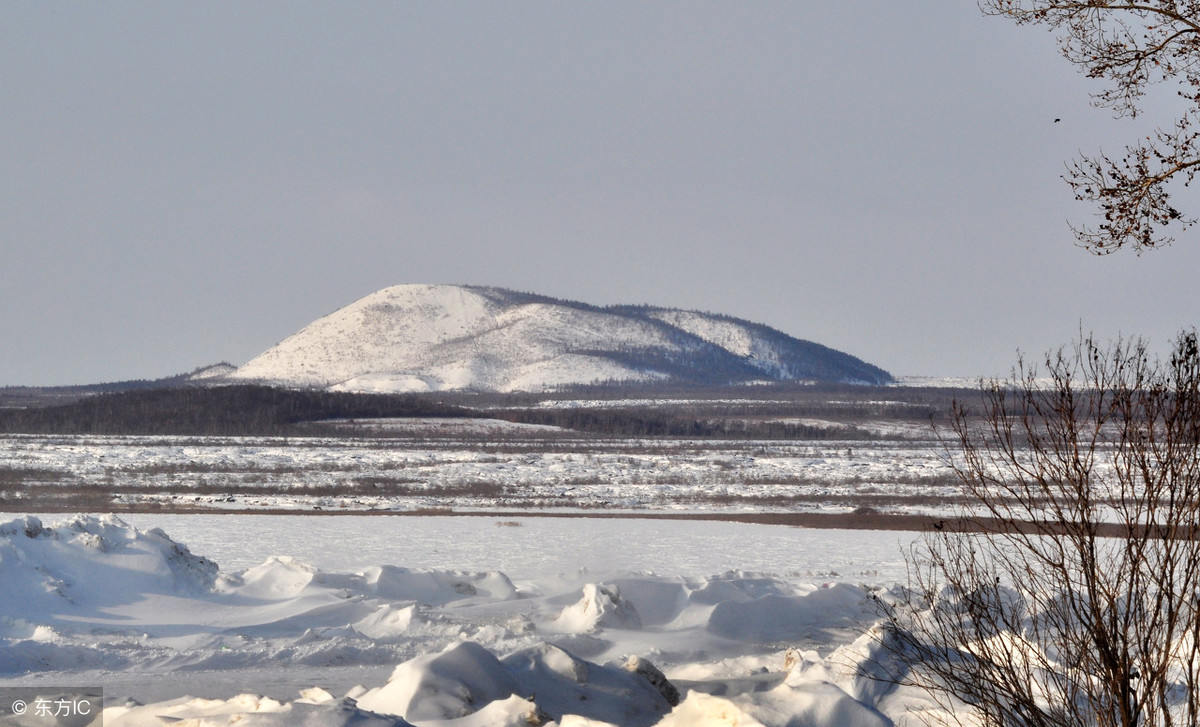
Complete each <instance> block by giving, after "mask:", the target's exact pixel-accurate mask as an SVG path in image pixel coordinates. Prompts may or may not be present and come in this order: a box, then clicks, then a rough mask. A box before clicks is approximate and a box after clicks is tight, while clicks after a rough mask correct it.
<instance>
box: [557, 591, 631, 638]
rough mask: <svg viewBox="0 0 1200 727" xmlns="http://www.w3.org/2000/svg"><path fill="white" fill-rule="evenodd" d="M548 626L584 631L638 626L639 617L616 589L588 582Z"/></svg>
mask: <svg viewBox="0 0 1200 727" xmlns="http://www.w3.org/2000/svg"><path fill="white" fill-rule="evenodd" d="M552 627H553V628H554V629H556V630H558V631H561V632H563V633H568V634H586V633H591V632H594V631H598V630H599V629H602V628H618V629H622V628H627V629H638V628H641V627H642V619H641V617H640V616H638V612H637V609H636V608H634V607H633V604H632V603H630V602H629V601H627V600H625V599H624V598H621V591H620V589H619V588H617V587H616V586H614V585H598V584H596V583H588V584H586V585H584V587H583V597H582V598H580V599H579V600H578V601H576V602H575V603H573V604H571V605H570V606H567V607H566V608H564V609H563V610H562V613H560V614H559V615H558V618H556V619H554V621H553V622H552Z"/></svg>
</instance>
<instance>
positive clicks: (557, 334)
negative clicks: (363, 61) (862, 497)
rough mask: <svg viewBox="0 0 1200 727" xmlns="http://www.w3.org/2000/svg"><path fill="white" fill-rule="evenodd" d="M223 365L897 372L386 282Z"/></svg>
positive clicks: (341, 375)
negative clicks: (248, 357)
mask: <svg viewBox="0 0 1200 727" xmlns="http://www.w3.org/2000/svg"><path fill="white" fill-rule="evenodd" d="M221 373H222V374H223V375H221V376H219V377H216V378H215V379H209V381H214V380H225V381H245V382H257V383H268V384H274V385H283V386H292V387H312V388H327V389H331V390H334V391H355V392H380V393H399V392H421V391H447V390H475V391H494V392H511V391H546V390H549V389H554V388H559V387H567V386H575V385H589V384H603V383H655V382H660V383H663V384H671V385H696V386H713V385H726V384H737V383H750V382H797V381H800V382H803V381H833V382H853V383H866V384H884V383H890V382H891V381H892V377H891V375H890V374H889V373H888V372H886V371H884V370H883V369H881V368H878V367H876V366H872V365H871V364H868V363H865V362H863V361H862V360H860V359H857V358H855V357H853V356H850V355H848V354H845V353H842V352H840V351H835V350H833V349H831V348H828V347H826V346H822V345H820V344H817V343H812V342H810V341H803V340H799V339H796V338H793V337H791V336H788V335H787V334H784V333H782V332H780V331H777V330H775V329H773V328H770V327H768V326H765V325H762V324H758V323H752V322H749V321H744V320H740V319H737V318H731V317H728V316H722V315H714V314H710V313H700V312H697V311H686V310H677V309H672V308H656V307H651V306H612V307H598V306H593V305H588V304H586V303H578V302H574V301H565V300H556V299H554V298H549V297H546V296H540V295H534V294H530V293H519V292H515V291H511V290H505V289H502V288H490V287H475V286H456V285H398V286H395V287H391V288H386V289H384V290H381V291H379V292H377V293H373V294H371V295H368V296H367V297H365V298H362V299H360V300H358V301H356V302H354V303H352V304H350V305H348V306H346V307H345V308H342V309H341V310H338V311H336V312H334V313H332V314H330V315H328V316H325V317H324V318H320V319H318V320H316V321H314V322H312V323H310V324H309V325H307V326H305V327H304V328H303V329H301V330H300V331H299V332H297V333H296V334H294V335H292V336H290V337H289V338H287V339H286V340H284V341H282V342H281V343H279V344H277V345H276V346H274V347H272V348H270V349H268V350H267V351H265V352H263V353H262V354H260V355H259V356H257V357H256V358H254V359H253V360H252V361H250V362H249V363H247V364H246V365H244V366H242V367H240V368H238V369H237V370H236V371H233V372H232V373H225V372H221Z"/></svg>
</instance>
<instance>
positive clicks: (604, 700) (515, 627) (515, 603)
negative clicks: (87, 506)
mask: <svg viewBox="0 0 1200 727" xmlns="http://www.w3.org/2000/svg"><path fill="white" fill-rule="evenodd" d="M286 522H292V521H290V520H288V521H286ZM481 523H482V524H483V526H489V525H490V522H488V521H481ZM535 527H536V524H535V523H530V524H529V525H527V526H526V527H524V528H519V529H507V528H505V529H496V528H494V527H491V528H490V530H491V531H495V532H494V533H492V537H496V538H500V537H506V536H511V537H520V538H529V537H530V536H531V535H535V534H536V531H534V530H533V528H535ZM509 530H516V531H519V532H518V533H516V534H512V533H509ZM0 579H2V580H0V582H3V583H4V584H5V588H4V589H0V670H2V671H0V685H3V686H13V685H18V684H23V683H26V682H27V680H29V679H33V678H36V679H37V680H38V681H39V682H42V683H53V682H55V681H61V682H64V683H66V682H68V680H69V682H70V683H83V682H91V683H96V684H99V685H101V686H105V685H106V684H107V685H109V686H108V688H107V697H108V700H109V701H108V706H107V709H106V711H105V723H106V724H107V725H110V727H111V726H113V725H117V726H124V727H144V726H149V725H160V724H162V723H163V722H164V721H168V722H171V723H172V724H179V725H195V726H197V727H199V726H201V725H233V724H237V725H266V726H274V725H311V726H312V727H328V726H336V727H341V726H343V725H370V726H374V725H407V724H413V725H417V727H484V726H487V727H494V726H496V725H501V726H503V725H512V726H513V727H516V726H517V725H530V724H544V725H559V726H569V725H574V726H575V727H586V726H588V725H591V726H593V727H595V726H596V725H600V726H603V725H620V726H621V727H651V726H652V725H666V726H670V725H694V726H697V727H705V726H707V725H756V724H761V725H767V726H768V727H773V726H775V725H808V726H811V727H827V726H830V725H850V726H851V727H879V726H882V725H887V724H889V721H888V717H887V716H885V713H886V714H893V715H898V714H900V713H902V712H903V709H904V708H907V707H908V706H911V705H912V704H914V702H913V701H912V699H911V698H909V696H906V695H904V694H898V693H897V690H896V689H895V688H894V687H892V686H891V685H882V686H881V683H880V682H877V681H874V680H871V679H869V678H866V677H864V676H863V674H864V673H865V672H869V671H870V667H871V666H872V665H874V664H875V663H876V662H877V661H878V660H880V659H882V657H881V656H880V654H879V653H878V651H877V649H876V648H875V642H874V641H872V640H871V639H869V638H867V639H859V640H857V641H856V640H855V638H856V636H857V634H858V633H860V632H861V631H862V630H864V629H865V628H867V627H868V626H869V623H870V620H871V618H870V614H869V610H868V608H867V603H868V601H869V599H868V593H867V591H866V590H865V589H864V588H862V587H859V586H851V585H847V584H830V585H826V586H818V585H814V584H811V583H805V582H802V581H794V580H790V579H784V578H779V577H776V576H768V575H762V574H752V573H741V572H737V571H730V572H726V573H723V574H720V575H715V576H707V577H688V578H684V577H672V576H659V575H650V574H640V575H634V574H628V573H625V574H619V575H616V576H614V577H610V578H609V577H597V576H593V575H591V574H589V573H587V572H577V573H573V574H546V575H544V576H542V577H540V578H537V579H533V580H525V581H521V582H519V583H514V582H513V581H512V580H511V579H509V578H508V577H507V576H506V575H504V574H503V573H500V572H496V571H477V572H472V571H453V570H421V569H415V568H407V567H403V566H399V565H388V564H383V565H376V566H372V567H368V568H364V569H362V570H359V571H355V572H330V571H325V570H322V569H320V568H317V567H314V566H312V565H310V564H307V563H304V562H302V561H299V560H296V559H294V558H291V557H287V556H283V555H278V556H272V557H269V558H267V559H266V560H264V561H263V562H261V563H259V564H257V565H255V566H253V567H250V568H246V569H244V570H240V571H234V572H222V571H221V570H219V569H218V566H217V564H216V563H214V562H213V561H211V560H208V559H206V558H204V557H201V556H199V555H195V554H193V553H191V552H190V551H189V549H188V548H187V547H186V546H184V545H182V544H180V543H177V542H175V541H173V540H172V539H171V538H170V537H168V536H167V535H166V534H165V533H164V532H162V531H161V530H158V529H155V528H151V529H145V530H142V529H138V528H135V527H132V526H130V525H128V524H126V523H125V522H123V521H122V520H120V519H119V518H116V517H112V516H106V517H89V516H76V517H72V518H67V519H65V520H63V521H61V522H58V523H54V524H52V525H46V524H44V523H43V522H42V521H40V520H39V519H37V518H34V517H23V518H20V519H17V520H13V521H10V522H7V523H3V524H0ZM797 646H799V647H800V648H802V649H803V651H797V650H795V648H793V647H797ZM364 665H380V666H382V665H388V666H392V665H396V666H394V668H392V670H391V675H390V677H386V678H385V674H386V672H380V671H374V672H369V673H368V674H369V675H374V676H373V678H372V679H368V680H366V681H365V683H364V681H357V682H355V681H342V685H341V686H340V687H336V686H334V685H333V684H331V683H330V682H329V681H328V679H329V678H330V676H331V675H339V674H340V675H342V678H343V679H345V678H346V675H347V674H348V675H351V676H352V675H354V674H357V673H360V672H356V671H353V670H354V669H357V668H361V667H363V666H364ZM885 666H888V665H886V664H882V663H880V668H883V667H885ZM889 668H890V667H889ZM347 669H349V670H351V671H339V670H347ZM117 673H120V674H121V675H122V680H123V681H122V682H121V683H122V684H125V685H129V684H133V683H136V682H137V681H139V680H141V681H144V682H145V683H147V684H149V683H153V682H155V681H156V680H158V679H159V678H160V677H162V676H164V675H168V674H174V673H186V674H188V675H192V676H194V677H195V679H196V681H195V683H196V684H197V685H200V686H203V685H205V684H208V685H210V686H211V685H214V684H222V685H230V684H233V685H236V686H234V687H229V688H227V689H226V690H225V691H216V692H215V694H214V690H213V689H208V690H206V691H207V692H208V693H207V696H209V697H214V698H210V699H198V698H195V697H194V696H192V695H187V694H186V693H180V692H172V693H170V694H169V695H164V694H163V693H161V692H159V693H156V694H155V696H154V697H153V698H146V699H143V701H144V702H146V703H144V704H142V703H138V702H137V701H136V697H137V694H136V693H135V691H124V687H114V686H111V684H110V680H111V677H112V676H113V675H114V674H117ZM880 673H883V672H880ZM179 683H181V684H186V683H188V682H185V681H181V682H179ZM266 684H271V685H275V686H273V687H271V688H270V689H267V688H263V690H262V691H263V692H264V693H257V694H256V693H240V692H246V691H247V690H248V689H249V690H250V691H251V692H253V691H254V690H255V689H256V688H257V687H256V686H255V685H264V687H265V685H266ZM281 685H286V687H284V686H281ZM318 686H319V687H320V688H318ZM906 700H907V701H906ZM879 710H883V712H881V711H879Z"/></svg>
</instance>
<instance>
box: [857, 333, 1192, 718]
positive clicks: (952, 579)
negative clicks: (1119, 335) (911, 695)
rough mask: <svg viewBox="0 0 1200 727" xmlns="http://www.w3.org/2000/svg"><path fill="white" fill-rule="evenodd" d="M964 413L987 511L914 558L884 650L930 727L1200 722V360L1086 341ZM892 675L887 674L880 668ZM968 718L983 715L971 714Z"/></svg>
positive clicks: (970, 477)
mask: <svg viewBox="0 0 1200 727" xmlns="http://www.w3.org/2000/svg"><path fill="white" fill-rule="evenodd" d="M982 394H983V396H982V411H980V412H979V413H978V414H973V413H972V412H970V411H969V410H968V409H967V408H965V407H963V406H960V405H956V407H955V412H956V416H955V426H954V431H955V437H954V438H953V442H952V445H953V449H954V450H955V455H954V460H955V461H954V467H955V470H956V474H957V476H958V478H959V480H960V481H961V483H962V485H963V487H964V488H965V490H966V492H967V493H968V494H969V495H971V497H972V498H973V499H974V500H975V501H976V502H977V503H978V504H977V505H975V506H973V507H972V509H971V510H970V511H968V512H964V513H962V515H961V517H958V518H948V519H947V520H944V521H940V522H938V523H936V524H935V526H934V528H935V529H931V532H930V533H929V534H928V536H926V537H925V538H924V539H923V540H922V541H920V542H919V543H918V544H917V545H916V546H914V548H913V550H912V551H911V554H910V560H909V565H910V581H911V582H910V586H909V589H908V590H906V591H903V592H902V593H901V594H900V595H899V596H897V597H895V598H894V599H882V598H881V600H880V603H881V605H882V606H883V608H884V611H885V615H886V618H885V619H884V628H883V630H882V631H881V644H882V646H883V647H884V648H885V649H886V650H888V651H890V652H891V654H892V655H893V656H895V657H900V658H899V663H901V664H904V665H905V671H904V673H898V674H892V675H891V678H893V679H896V680H898V681H900V682H901V683H905V684H914V685H919V686H922V687H923V688H925V689H926V690H927V691H928V693H929V694H930V695H932V696H933V697H934V698H935V700H936V701H937V702H938V703H939V704H940V705H941V706H942V707H943V708H944V709H945V710H946V711H945V712H944V713H943V714H941V716H940V717H938V718H936V719H931V718H927V720H926V721H933V722H939V720H940V722H941V723H950V724H979V723H981V722H982V724H984V725H988V726H997V727H999V726H1002V725H1004V726H1007V725H1079V726H1082V725H1089V726H1091V725H1113V726H1116V725H1119V726H1121V727H1134V726H1135V725H1143V726H1147V727H1149V726H1158V725H1197V724H1200V601H1198V599H1200V537H1198V535H1200V353H1198V349H1197V337H1196V334H1195V332H1191V333H1185V334H1181V335H1180V336H1179V338H1178V339H1177V340H1176V342H1175V345H1174V347H1173V352H1172V355H1171V357H1170V359H1169V360H1168V361H1165V362H1163V361H1159V360H1157V359H1151V357H1150V356H1149V354H1148V353H1147V350H1146V347H1145V345H1144V344H1142V343H1141V342H1118V343H1117V344H1115V345H1113V346H1111V347H1102V346H1100V345H1098V344H1097V343H1096V342H1095V341H1093V340H1091V339H1085V340H1083V341H1081V342H1080V343H1078V344H1076V345H1075V346H1074V347H1073V348H1071V349H1069V350H1066V351H1060V352H1058V354H1056V355H1051V356H1048V357H1047V359H1046V371H1045V373H1044V374H1043V375H1040V376H1039V373H1038V372H1037V371H1036V370H1035V368H1034V367H1028V366H1026V365H1024V364H1023V363H1022V364H1021V365H1019V366H1018V368H1017V370H1016V371H1015V373H1014V374H1013V376H1012V378H1011V379H1010V380H1008V381H1006V382H993V383H991V384H988V385H986V386H985V387H983V390H982ZM876 676H878V675H876ZM967 713H969V714H967Z"/></svg>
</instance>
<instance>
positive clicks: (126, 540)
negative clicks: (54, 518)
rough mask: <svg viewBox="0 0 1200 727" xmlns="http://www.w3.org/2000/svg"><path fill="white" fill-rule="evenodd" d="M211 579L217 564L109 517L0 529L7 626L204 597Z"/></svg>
mask: <svg viewBox="0 0 1200 727" xmlns="http://www.w3.org/2000/svg"><path fill="white" fill-rule="evenodd" d="M216 577H217V564H216V563H214V562H212V561H210V560H208V559H207V558H201V557H198V556H196V555H193V554H192V553H191V552H190V551H189V550H188V549H187V546H185V545H182V544H180V543H176V542H175V541H173V540H171V539H170V538H169V537H167V535H166V534H165V533H163V531H161V530H159V529H157V528H154V529H151V530H146V531H142V530H138V529H137V528H134V527H132V526H129V525H126V524H125V523H124V522H123V521H122V520H121V519H120V518H118V517H116V516H114V515H104V516H101V517H94V516H90V515H77V516H75V517H72V518H70V519H68V520H64V521H62V522H59V523H57V524H56V525H54V526H51V527H47V526H45V525H43V524H42V522H41V520H39V519H38V518H36V517H33V516H28V515H27V516H25V517H23V518H20V519H17V520H12V521H10V522H7V523H4V524H0V583H4V588H2V589H0V615H2V616H4V617H7V620H8V621H9V622H10V623H11V621H12V620H13V619H29V620H41V619H44V617H46V616H47V615H63V614H68V613H79V612H83V611H95V610H97V609H108V608H113V607H116V606H120V605H122V604H128V603H129V602H130V601H131V599H135V598H139V597H143V596H144V595H145V594H158V595H163V596H166V595H174V596H179V595H197V594H202V593H205V592H208V591H210V590H211V589H212V588H213V585H214V583H215V581H216Z"/></svg>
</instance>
